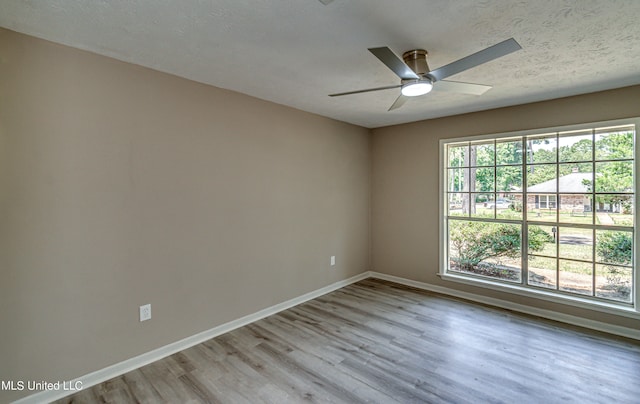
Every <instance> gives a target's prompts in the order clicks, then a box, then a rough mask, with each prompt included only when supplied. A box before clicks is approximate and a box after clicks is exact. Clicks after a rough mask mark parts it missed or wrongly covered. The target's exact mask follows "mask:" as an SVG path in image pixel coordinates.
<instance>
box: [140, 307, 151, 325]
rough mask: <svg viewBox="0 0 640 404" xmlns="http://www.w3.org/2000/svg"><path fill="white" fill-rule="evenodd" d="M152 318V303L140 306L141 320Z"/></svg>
mask: <svg viewBox="0 0 640 404" xmlns="http://www.w3.org/2000/svg"><path fill="white" fill-rule="evenodd" d="M147 320H151V305H150V304H145V305H144V306H140V321H147Z"/></svg>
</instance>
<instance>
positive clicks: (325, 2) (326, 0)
mask: <svg viewBox="0 0 640 404" xmlns="http://www.w3.org/2000/svg"><path fill="white" fill-rule="evenodd" d="M332 1H333V0H320V3H322V4H324V5H325V6H326V5H327V4H329V3H331V2H332Z"/></svg>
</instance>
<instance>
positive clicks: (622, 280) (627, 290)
mask: <svg viewBox="0 0 640 404" xmlns="http://www.w3.org/2000/svg"><path fill="white" fill-rule="evenodd" d="M632 290H633V271H632V269H631V268H626V267H619V266H616V265H596V296H598V297H603V298H606V299H611V300H617V301H619V302H625V303H631V291H632Z"/></svg>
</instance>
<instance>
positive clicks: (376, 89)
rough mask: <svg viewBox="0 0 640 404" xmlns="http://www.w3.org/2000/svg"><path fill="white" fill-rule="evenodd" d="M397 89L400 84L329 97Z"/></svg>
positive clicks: (334, 95)
mask: <svg viewBox="0 0 640 404" xmlns="http://www.w3.org/2000/svg"><path fill="white" fill-rule="evenodd" d="M398 87H402V84H397V85H395V86H386V87H376V88H367V89H366V90H355V91H347V92H346V93H336V94H329V97H340V96H341V95H349V94H360V93H369V92H371V91H380V90H388V89H390V88H398Z"/></svg>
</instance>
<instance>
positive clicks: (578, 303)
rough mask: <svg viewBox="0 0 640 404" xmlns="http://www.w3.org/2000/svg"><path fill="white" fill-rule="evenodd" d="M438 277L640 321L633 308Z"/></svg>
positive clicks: (460, 277) (477, 280)
mask: <svg viewBox="0 0 640 404" xmlns="http://www.w3.org/2000/svg"><path fill="white" fill-rule="evenodd" d="M438 276H439V277H440V278H442V279H443V280H445V281H451V282H458V283H463V284H466V285H471V286H477V287H481V288H485V289H492V290H496V291H499V292H506V293H512V294H516V295H520V296H525V297H530V298H534V299H540V300H545V301H548V302H553V303H559V304H564V305H569V306H574V307H579V308H581V309H586V310H592V311H599V312H603V313H607V314H613V315H616V316H621V317H628V318H633V319H640V312H639V311H638V310H637V309H635V308H633V307H631V306H623V305H617V304H614V303H608V302H599V301H593V300H590V299H583V298H580V297H578V296H569V295H558V294H555V293H551V292H547V291H544V290H537V289H530V288H525V287H523V286H520V285H510V284H507V283H496V282H491V281H488V280H484V279H480V278H471V277H468V276H464V275H456V274H450V273H442V272H440V273H438Z"/></svg>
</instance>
